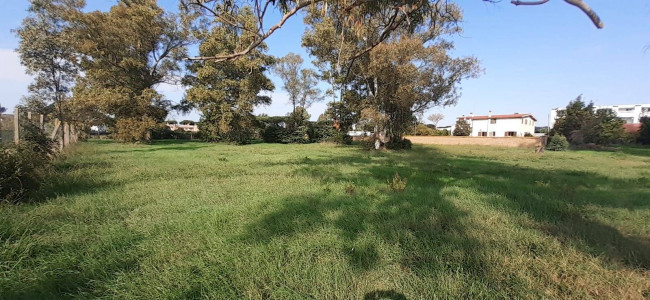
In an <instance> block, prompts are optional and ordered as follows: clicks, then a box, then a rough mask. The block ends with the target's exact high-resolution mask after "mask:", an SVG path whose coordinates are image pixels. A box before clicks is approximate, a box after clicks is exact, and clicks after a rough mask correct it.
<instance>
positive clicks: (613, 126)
mask: <svg viewBox="0 0 650 300" xmlns="http://www.w3.org/2000/svg"><path fill="white" fill-rule="evenodd" d="M623 124H625V122H624V121H623V120H621V119H619V118H617V117H616V113H615V112H614V111H613V110H611V109H598V110H596V109H595V107H594V104H593V103H589V104H586V103H585V102H584V101H582V97H581V96H578V98H576V99H575V100H573V101H571V102H569V105H567V107H566V108H565V109H564V110H562V111H559V112H558V119H557V120H556V122H555V125H554V126H553V129H552V130H551V133H552V134H556V133H557V134H562V135H564V136H565V137H567V139H568V140H569V142H570V143H571V144H572V145H580V144H597V145H609V144H614V143H623V142H625V140H626V136H625V130H624V128H623Z"/></svg>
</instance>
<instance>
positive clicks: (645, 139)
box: [637, 117, 650, 145]
mask: <svg viewBox="0 0 650 300" xmlns="http://www.w3.org/2000/svg"><path fill="white" fill-rule="evenodd" d="M638 134H639V137H638V138H637V141H638V142H639V143H641V144H643V145H650V117H643V118H641V130H639V133H638Z"/></svg>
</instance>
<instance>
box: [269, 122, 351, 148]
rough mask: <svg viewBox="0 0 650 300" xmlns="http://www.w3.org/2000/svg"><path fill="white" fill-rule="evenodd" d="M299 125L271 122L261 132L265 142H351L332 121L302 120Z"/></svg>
mask: <svg viewBox="0 0 650 300" xmlns="http://www.w3.org/2000/svg"><path fill="white" fill-rule="evenodd" d="M303 124H305V125H301V126H292V127H289V128H284V127H282V126H279V125H277V124H276V123H275V122H271V123H269V124H268V125H266V128H265V129H264V131H263V132H262V139H263V140H264V142H265V143H283V144H305V143H320V142H330V143H337V144H348V145H349V144H351V143H352V137H350V136H349V135H347V134H345V133H343V132H339V131H337V130H336V129H335V128H334V126H333V124H332V122H330V121H321V122H304V123H303Z"/></svg>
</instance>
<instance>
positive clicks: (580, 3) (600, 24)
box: [510, 0, 605, 29]
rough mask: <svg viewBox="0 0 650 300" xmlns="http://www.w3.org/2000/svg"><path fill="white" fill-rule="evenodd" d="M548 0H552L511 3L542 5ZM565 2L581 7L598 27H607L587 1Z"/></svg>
mask: <svg viewBox="0 0 650 300" xmlns="http://www.w3.org/2000/svg"><path fill="white" fill-rule="evenodd" d="M548 1H550V0H538V1H521V0H511V1H510V3H512V4H514V5H517V6H518V5H542V4H545V3H547V2H548ZM564 2H566V3H569V4H571V5H573V6H575V7H577V8H579V9H580V10H582V12H584V13H585V14H586V15H587V16H588V17H589V19H591V22H593V23H594V25H596V27H598V28H599V29H602V28H603V27H605V24H603V21H602V20H601V19H600V17H599V16H598V14H596V12H595V11H594V10H593V9H591V7H589V5H587V3H585V2H584V1H582V0H564Z"/></svg>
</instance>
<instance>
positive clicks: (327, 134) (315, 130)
mask: <svg viewBox="0 0 650 300" xmlns="http://www.w3.org/2000/svg"><path fill="white" fill-rule="evenodd" d="M338 134H339V132H338V131H337V130H336V128H334V122H332V121H318V122H315V123H311V124H310V126H309V139H310V140H311V141H312V142H314V143H319V142H333V140H334V139H335V137H336V136H337V135H338Z"/></svg>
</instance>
